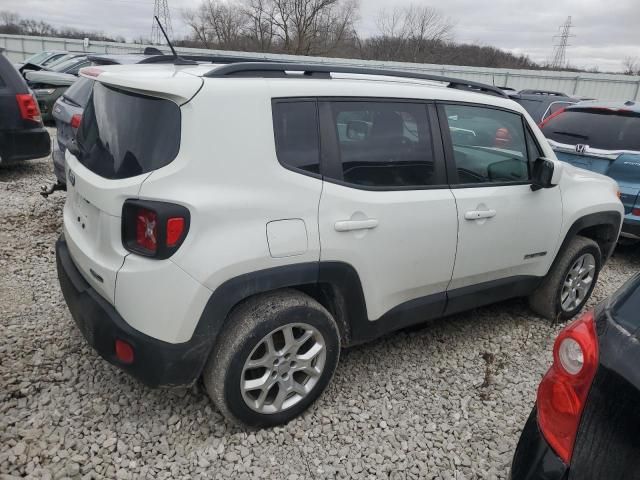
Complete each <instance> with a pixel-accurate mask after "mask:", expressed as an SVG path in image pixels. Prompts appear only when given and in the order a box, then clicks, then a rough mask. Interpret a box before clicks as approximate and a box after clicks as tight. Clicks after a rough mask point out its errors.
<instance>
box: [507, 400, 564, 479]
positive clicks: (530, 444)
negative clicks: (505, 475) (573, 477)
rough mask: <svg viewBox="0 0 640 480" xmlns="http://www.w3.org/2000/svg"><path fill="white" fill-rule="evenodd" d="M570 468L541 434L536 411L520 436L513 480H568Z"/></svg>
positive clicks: (514, 460) (514, 459)
mask: <svg viewBox="0 0 640 480" xmlns="http://www.w3.org/2000/svg"><path fill="white" fill-rule="evenodd" d="M568 475H569V468H568V467H567V466H566V465H565V464H564V463H563V462H562V460H560V458H559V457H558V456H557V455H556V454H555V452H554V451H553V450H552V449H551V447H550V446H549V444H548V443H547V441H546V440H545V439H544V437H543V436H542V433H540V430H539V428H538V421H537V415H536V409H535V408H534V409H533V411H532V412H531V415H529V419H528V420H527V423H526V424H525V426H524V430H523V431H522V434H521V435H520V441H519V442H518V447H517V448H516V453H515V455H514V457H513V464H512V466H511V476H510V478H511V480H566V479H567V478H568Z"/></svg>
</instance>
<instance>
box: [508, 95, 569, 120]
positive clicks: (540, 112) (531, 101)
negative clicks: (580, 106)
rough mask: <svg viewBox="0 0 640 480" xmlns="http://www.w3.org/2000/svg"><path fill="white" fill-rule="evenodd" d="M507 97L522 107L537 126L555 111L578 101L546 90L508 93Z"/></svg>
mask: <svg viewBox="0 0 640 480" xmlns="http://www.w3.org/2000/svg"><path fill="white" fill-rule="evenodd" d="M509 97H511V99H512V100H515V101H516V102H518V103H519V104H520V105H522V106H523V107H524V109H525V110H526V111H527V112H528V113H529V115H531V118H533V119H534V120H535V122H536V123H538V124H539V123H541V122H543V121H544V120H546V119H547V118H549V117H550V116H551V115H553V114H554V113H556V112H557V111H559V110H561V109H563V108H566V107H568V106H570V105H573V104H574V103H578V102H579V101H580V99H578V98H574V97H571V96H569V95H567V94H566V93H562V92H552V91H548V90H520V91H519V92H518V93H510V92H509Z"/></svg>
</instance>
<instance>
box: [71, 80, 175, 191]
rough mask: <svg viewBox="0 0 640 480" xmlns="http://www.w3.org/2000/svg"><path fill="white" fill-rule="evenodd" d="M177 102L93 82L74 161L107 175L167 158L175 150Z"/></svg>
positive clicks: (132, 172) (131, 173)
mask: <svg viewBox="0 0 640 480" xmlns="http://www.w3.org/2000/svg"><path fill="white" fill-rule="evenodd" d="M180 125H181V112H180V107H179V106H178V105H177V104H176V103H174V102H172V101H170V100H165V99H161V98H156V97H148V96H145V95H138V94H134V93H130V92H125V91H123V90H117V89H115V88H111V87H107V86H105V85H103V84H101V83H99V82H96V83H95V84H94V87H93V93H92V95H91V97H90V98H89V103H88V104H87V108H86V109H85V111H84V114H83V117H82V123H81V125H80V130H79V132H78V146H79V148H80V153H79V154H78V160H79V161H80V162H81V163H82V164H83V165H84V166H86V167H87V168H88V169H89V170H91V171H92V172H94V173H96V174H98V175H100V176H102V177H105V178H110V179H120V178H129V177H135V176H136V175H141V174H143V173H148V172H151V171H153V170H156V169H158V168H161V167H164V166H166V165H168V164H169V163H171V162H172V161H173V159H174V158H175V157H176V156H177V155H178V150H179V149H180Z"/></svg>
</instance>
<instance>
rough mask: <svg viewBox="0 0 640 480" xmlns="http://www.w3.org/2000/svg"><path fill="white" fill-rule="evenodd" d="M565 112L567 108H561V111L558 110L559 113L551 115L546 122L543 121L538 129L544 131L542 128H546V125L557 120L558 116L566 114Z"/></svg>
mask: <svg viewBox="0 0 640 480" xmlns="http://www.w3.org/2000/svg"><path fill="white" fill-rule="evenodd" d="M565 110H566V108H564V107H563V108H561V109H560V110H558V111H557V112H555V113H552V114H551V115H549V116H548V117H547V118H545V119H544V120H542V121H541V122H540V124H539V125H538V127H539V128H540V129H542V127H544V126H545V125H546V124H547V123H548V122H549V121H550V120H551V119H553V118H556V117H558V116H560V115H562V114H563V113H564V111H565Z"/></svg>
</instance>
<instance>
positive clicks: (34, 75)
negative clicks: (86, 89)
mask: <svg viewBox="0 0 640 480" xmlns="http://www.w3.org/2000/svg"><path fill="white" fill-rule="evenodd" d="M89 65H91V61H90V60H89V59H88V58H87V57H86V56H85V55H74V56H72V57H71V58H68V59H66V60H64V61H61V62H58V63H55V64H54V65H53V66H51V67H49V68H43V69H42V70H39V71H37V72H26V73H25V77H26V79H27V82H28V83H29V86H30V87H31V88H32V89H33V91H34V93H35V94H36V98H37V99H38V105H39V107H40V111H41V112H42V119H43V120H44V121H49V120H53V116H52V111H53V104H54V103H55V102H56V100H57V99H58V98H60V96H61V95H62V94H63V93H64V92H65V91H66V90H67V89H68V88H69V87H70V86H71V85H73V83H74V82H75V81H76V80H77V79H78V72H79V71H80V69H81V68H83V67H86V66H89Z"/></svg>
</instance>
